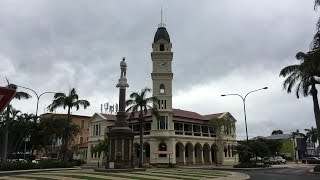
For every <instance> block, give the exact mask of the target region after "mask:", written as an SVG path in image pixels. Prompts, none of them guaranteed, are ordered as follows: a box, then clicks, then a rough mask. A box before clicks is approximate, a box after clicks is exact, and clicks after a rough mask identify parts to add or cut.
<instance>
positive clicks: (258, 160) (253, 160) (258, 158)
mask: <svg viewBox="0 0 320 180" xmlns="http://www.w3.org/2000/svg"><path fill="white" fill-rule="evenodd" d="M261 160H262V159H261V157H257V162H261ZM250 161H252V162H255V161H256V157H253V158H251V159H250Z"/></svg>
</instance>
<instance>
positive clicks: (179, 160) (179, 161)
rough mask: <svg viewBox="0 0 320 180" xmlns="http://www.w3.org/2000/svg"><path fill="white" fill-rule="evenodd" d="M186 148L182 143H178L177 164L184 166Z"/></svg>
mask: <svg viewBox="0 0 320 180" xmlns="http://www.w3.org/2000/svg"><path fill="white" fill-rule="evenodd" d="M184 156H185V152H184V146H183V144H182V143H181V142H177V143H176V163H177V164H184Z"/></svg>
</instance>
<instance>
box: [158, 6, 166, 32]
mask: <svg viewBox="0 0 320 180" xmlns="http://www.w3.org/2000/svg"><path fill="white" fill-rule="evenodd" d="M162 15H163V12H162V5H161V21H160V24H159V25H158V27H166V24H164V23H163V21H162Z"/></svg>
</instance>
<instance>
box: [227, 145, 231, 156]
mask: <svg viewBox="0 0 320 180" xmlns="http://www.w3.org/2000/svg"><path fill="white" fill-rule="evenodd" d="M230 151H231V146H230V144H229V145H228V157H231V152H230Z"/></svg>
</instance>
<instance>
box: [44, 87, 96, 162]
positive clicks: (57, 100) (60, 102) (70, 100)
mask: <svg viewBox="0 0 320 180" xmlns="http://www.w3.org/2000/svg"><path fill="white" fill-rule="evenodd" d="M80 106H83V108H84V109H86V108H87V107H88V106H90V103H89V101H87V100H79V96H78V94H77V92H76V90H75V88H72V89H71V90H70V91H69V94H68V95H66V94H65V93H55V94H54V100H53V102H52V103H51V104H50V105H49V106H48V109H49V110H50V111H51V112H53V111H54V110H55V109H57V108H59V107H63V109H66V108H67V110H68V115H67V120H68V123H69V124H71V119H70V114H71V109H72V108H76V110H79V108H80ZM71 127H72V126H68V128H71ZM71 131H72V129H67V130H66V131H65V133H64V135H63V138H62V154H63V160H65V159H66V156H67V152H68V142H69V141H70V134H71V133H70V132H71Z"/></svg>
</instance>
